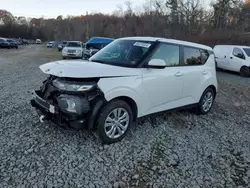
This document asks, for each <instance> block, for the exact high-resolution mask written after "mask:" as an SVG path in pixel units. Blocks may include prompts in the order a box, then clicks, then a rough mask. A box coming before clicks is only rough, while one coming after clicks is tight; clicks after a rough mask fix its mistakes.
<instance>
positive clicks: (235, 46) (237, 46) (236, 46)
mask: <svg viewBox="0 0 250 188" xmlns="http://www.w3.org/2000/svg"><path fill="white" fill-rule="evenodd" d="M215 47H231V48H232V47H233V48H250V46H241V45H216V46H214V48H215Z"/></svg>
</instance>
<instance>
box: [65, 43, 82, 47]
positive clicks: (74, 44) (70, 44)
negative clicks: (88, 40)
mask: <svg viewBox="0 0 250 188" xmlns="http://www.w3.org/2000/svg"><path fill="white" fill-rule="evenodd" d="M66 47H81V44H80V42H68V43H67V44H66Z"/></svg>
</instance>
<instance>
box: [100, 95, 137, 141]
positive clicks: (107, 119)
mask: <svg viewBox="0 0 250 188" xmlns="http://www.w3.org/2000/svg"><path fill="white" fill-rule="evenodd" d="M132 120H133V115H132V110H131V108H130V106H129V105H128V104H127V103H126V102H124V101H122V100H113V101H111V102H109V103H108V104H107V105H106V106H105V107H104V108H103V110H102V111H101V113H100V115H99V118H98V120H97V121H98V133H99V136H100V138H101V140H102V141H103V143H105V144H111V143H114V142H118V141H120V140H122V139H123V138H124V137H125V136H126V134H127V133H128V131H129V129H130V128H131V125H132Z"/></svg>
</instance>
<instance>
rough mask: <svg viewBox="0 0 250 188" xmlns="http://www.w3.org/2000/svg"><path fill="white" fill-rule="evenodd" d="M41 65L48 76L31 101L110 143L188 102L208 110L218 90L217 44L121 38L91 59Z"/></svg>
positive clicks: (52, 117)
mask: <svg viewBox="0 0 250 188" xmlns="http://www.w3.org/2000/svg"><path fill="white" fill-rule="evenodd" d="M90 62H91V63H90ZM40 69H41V70H42V71H43V72H44V73H45V74H47V75H48V79H47V80H46V81H44V82H43V86H42V87H41V89H40V90H37V91H35V92H34V93H33V97H34V99H33V100H31V104H32V106H33V107H36V108H37V109H39V110H40V111H41V112H42V113H43V115H42V116H41V117H40V119H44V118H45V117H46V118H48V119H49V120H52V121H54V122H56V123H57V124H59V125H61V126H71V127H74V128H76V129H82V128H84V127H85V126H86V127H87V128H88V129H89V130H97V131H98V133H99V136H100V138H101V139H102V141H103V142H104V143H106V144H110V143H114V142H117V141H120V140H121V139H123V138H124V137H125V136H126V134H127V133H128V131H129V130H130V128H131V126H132V125H133V122H134V121H135V120H136V119H137V118H140V117H143V116H147V115H150V114H154V113H157V112H162V111H166V110H171V109H176V108H178V107H187V106H189V107H190V106H192V107H194V108H195V109H196V111H197V112H198V113H199V114H207V113H208V112H209V111H210V110H211V108H212V106H213V103H214V99H215V97H216V92H217V79H216V70H215V59H214V53H213V50H212V48H211V47H208V46H204V45H200V44H196V43H190V42H185V41H179V40H172V39H162V38H154V37H129V38H122V39H117V40H115V41H114V42H112V43H111V44H109V45H108V46H106V47H105V48H103V49H102V50H100V51H99V52H97V53H96V54H95V55H93V56H92V57H91V58H90V59H89V61H84V60H81V61H79V60H73V61H56V62H50V63H47V64H44V65H41V66H40Z"/></svg>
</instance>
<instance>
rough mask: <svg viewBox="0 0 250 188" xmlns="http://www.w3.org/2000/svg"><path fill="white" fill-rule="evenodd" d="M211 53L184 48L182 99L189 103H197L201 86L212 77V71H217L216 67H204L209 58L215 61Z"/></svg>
mask: <svg viewBox="0 0 250 188" xmlns="http://www.w3.org/2000/svg"><path fill="white" fill-rule="evenodd" d="M210 54H211V53H210V52H208V51H207V50H202V49H198V48H193V47H183V61H184V65H183V67H181V71H182V72H183V73H184V74H183V75H184V78H183V79H184V86H183V92H182V98H183V99H185V100H186V101H187V103H189V104H192V103H197V102H198V100H199V97H200V89H201V86H202V85H203V84H204V83H205V82H206V80H207V78H208V77H209V76H210V72H211V70H210V69H215V65H212V66H206V65H204V64H205V63H206V61H207V60H208V59H209V58H212V61H214V56H210Z"/></svg>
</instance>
